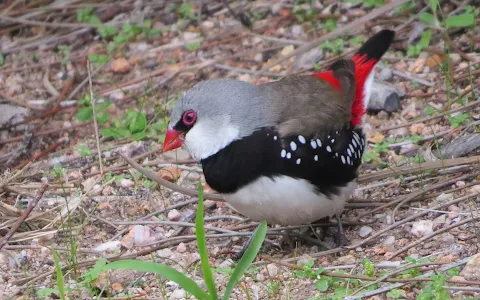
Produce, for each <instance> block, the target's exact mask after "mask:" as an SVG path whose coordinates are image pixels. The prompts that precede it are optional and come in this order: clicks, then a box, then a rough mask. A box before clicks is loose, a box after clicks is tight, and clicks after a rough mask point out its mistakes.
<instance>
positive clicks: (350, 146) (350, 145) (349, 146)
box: [348, 144, 355, 152]
mask: <svg viewBox="0 0 480 300" xmlns="http://www.w3.org/2000/svg"><path fill="white" fill-rule="evenodd" d="M348 148H350V150H351V151H352V152H353V151H355V150H354V149H353V146H352V144H348Z"/></svg>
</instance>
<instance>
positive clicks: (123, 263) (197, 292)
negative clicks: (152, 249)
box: [102, 259, 211, 300]
mask: <svg viewBox="0 0 480 300" xmlns="http://www.w3.org/2000/svg"><path fill="white" fill-rule="evenodd" d="M114 269H129V270H135V271H143V272H150V273H155V274H158V275H160V276H163V277H165V278H167V279H168V280H171V281H173V282H176V283H177V284H178V285H179V286H181V287H182V288H183V289H184V290H185V291H187V292H189V293H190V294H192V295H193V296H195V298H197V299H202V300H203V299H205V300H210V299H211V297H210V295H208V294H207V293H206V292H205V291H204V290H202V289H201V288H200V287H199V286H198V285H197V284H196V283H195V281H193V280H192V279H190V278H188V277H187V276H186V275H184V274H183V273H180V272H179V271H177V270H175V269H174V268H172V267H169V266H166V265H162V264H158V263H155V262H150V261H141V260H133V259H127V260H118V261H114V262H112V263H109V264H107V265H105V266H103V268H102V270H103V271H106V270H114Z"/></svg>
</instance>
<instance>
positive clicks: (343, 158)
mask: <svg viewBox="0 0 480 300" xmlns="http://www.w3.org/2000/svg"><path fill="white" fill-rule="evenodd" d="M341 159H342V164H345V157H343V155H342V156H341Z"/></svg>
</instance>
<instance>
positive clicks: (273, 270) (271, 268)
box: [267, 264, 278, 277]
mask: <svg viewBox="0 0 480 300" xmlns="http://www.w3.org/2000/svg"><path fill="white" fill-rule="evenodd" d="M267 272H268V276H270V277H275V276H277V274H278V268H277V266H276V265H275V264H268V265H267Z"/></svg>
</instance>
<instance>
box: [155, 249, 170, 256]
mask: <svg viewBox="0 0 480 300" xmlns="http://www.w3.org/2000/svg"><path fill="white" fill-rule="evenodd" d="M157 255H158V256H159V257H161V258H169V257H170V256H172V255H173V252H172V250H170V249H168V248H165V249H161V250H158V251H157Z"/></svg>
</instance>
